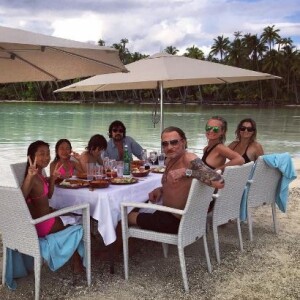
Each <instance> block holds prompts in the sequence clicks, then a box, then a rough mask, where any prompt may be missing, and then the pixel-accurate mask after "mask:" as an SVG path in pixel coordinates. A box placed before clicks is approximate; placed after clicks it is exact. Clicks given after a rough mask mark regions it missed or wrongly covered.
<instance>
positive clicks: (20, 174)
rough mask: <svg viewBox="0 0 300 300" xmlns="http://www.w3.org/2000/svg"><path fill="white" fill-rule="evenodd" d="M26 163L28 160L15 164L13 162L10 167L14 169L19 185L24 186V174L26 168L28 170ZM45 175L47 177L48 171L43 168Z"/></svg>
mask: <svg viewBox="0 0 300 300" xmlns="http://www.w3.org/2000/svg"><path fill="white" fill-rule="evenodd" d="M26 165H27V162H26V161H25V162H20V163H15V164H11V165H10V168H11V170H12V173H13V175H14V178H15V181H16V184H17V186H18V187H21V186H22V183H23V180H24V175H25V170H26ZM43 176H45V177H46V172H45V170H44V169H43Z"/></svg>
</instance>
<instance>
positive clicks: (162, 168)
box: [151, 167, 166, 173]
mask: <svg viewBox="0 0 300 300" xmlns="http://www.w3.org/2000/svg"><path fill="white" fill-rule="evenodd" d="M165 170H166V168H165V167H156V168H153V169H151V171H152V172H153V173H164V172H165Z"/></svg>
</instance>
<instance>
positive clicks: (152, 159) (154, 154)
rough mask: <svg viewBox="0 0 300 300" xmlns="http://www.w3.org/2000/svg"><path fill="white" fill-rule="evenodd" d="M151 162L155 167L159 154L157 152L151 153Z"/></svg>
mask: <svg viewBox="0 0 300 300" xmlns="http://www.w3.org/2000/svg"><path fill="white" fill-rule="evenodd" d="M149 158H150V160H151V161H152V164H153V165H154V163H155V162H156V160H157V152H156V151H151V152H150V156H149Z"/></svg>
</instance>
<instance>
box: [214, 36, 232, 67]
mask: <svg viewBox="0 0 300 300" xmlns="http://www.w3.org/2000/svg"><path fill="white" fill-rule="evenodd" d="M229 45H230V41H229V38H228V37H226V38H224V36H223V35H222V36H218V37H217V38H216V39H214V44H213V45H212V46H211V51H210V53H209V54H212V55H215V56H217V55H218V54H220V56H221V61H223V56H225V55H226V53H227V51H228V49H229Z"/></svg>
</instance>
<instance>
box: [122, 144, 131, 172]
mask: <svg viewBox="0 0 300 300" xmlns="http://www.w3.org/2000/svg"><path fill="white" fill-rule="evenodd" d="M123 161H124V171H123V175H125V176H126V175H127V176H128V175H130V155H129V153H128V146H127V145H125V146H124V158H123Z"/></svg>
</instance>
